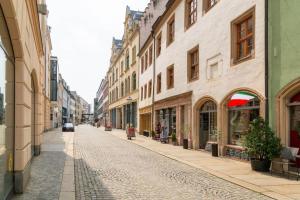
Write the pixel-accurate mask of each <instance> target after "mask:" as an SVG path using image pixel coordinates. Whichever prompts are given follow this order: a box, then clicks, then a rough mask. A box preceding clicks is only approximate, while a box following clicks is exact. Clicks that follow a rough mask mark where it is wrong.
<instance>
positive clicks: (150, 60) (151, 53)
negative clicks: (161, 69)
mask: <svg viewBox="0 0 300 200" xmlns="http://www.w3.org/2000/svg"><path fill="white" fill-rule="evenodd" d="M152 59H153V47H152V45H151V46H150V48H149V66H151V65H152Z"/></svg>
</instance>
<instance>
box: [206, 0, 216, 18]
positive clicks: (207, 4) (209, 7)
mask: <svg viewBox="0 0 300 200" xmlns="http://www.w3.org/2000/svg"><path fill="white" fill-rule="evenodd" d="M211 1H214V2H215V3H214V4H213V5H209V2H211ZM219 1H220V0H203V4H202V8H203V9H202V10H203V15H205V14H206V13H208V12H209V11H210V10H211V9H212V8H213V7H215V6H216V5H217V4H218V3H219Z"/></svg>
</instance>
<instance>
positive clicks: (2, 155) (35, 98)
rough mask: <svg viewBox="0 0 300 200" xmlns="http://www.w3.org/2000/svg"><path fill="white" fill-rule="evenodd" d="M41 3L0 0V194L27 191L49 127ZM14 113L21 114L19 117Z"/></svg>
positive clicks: (3, 195)
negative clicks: (0, 96)
mask: <svg viewBox="0 0 300 200" xmlns="http://www.w3.org/2000/svg"><path fill="white" fill-rule="evenodd" d="M39 3H40V2H39V1H36V0H34V1H12V0H1V1H0V7H1V8H0V26H1V27H0V29H1V32H0V34H1V37H0V38H1V42H0V56H1V60H2V61H3V62H1V65H0V71H1V73H0V76H1V78H0V80H1V83H0V87H1V92H2V94H3V103H2V104H3V106H2V107H3V112H1V114H2V116H1V118H2V120H1V124H0V135H1V136H0V138H1V141H0V149H1V150H0V159H1V162H0V163H1V164H0V165H1V167H0V177H1V179H0V186H1V188H0V198H1V199H5V198H7V197H8V196H9V195H10V194H11V192H12V191H13V190H14V191H15V192H17V193H21V192H23V191H24V188H25V186H26V184H27V182H28V179H29V176H30V165H31V160H32V158H33V157H34V155H39V154H40V145H41V141H42V132H43V129H44V115H43V109H44V108H43V91H42V88H43V87H42V84H43V82H44V76H42V71H43V69H44V68H45V56H46V55H45V52H44V49H43V39H42V37H43V35H42V33H41V30H40V28H41V27H40V19H39V10H38V5H40V4H39ZM14 113H18V114H17V115H14Z"/></svg>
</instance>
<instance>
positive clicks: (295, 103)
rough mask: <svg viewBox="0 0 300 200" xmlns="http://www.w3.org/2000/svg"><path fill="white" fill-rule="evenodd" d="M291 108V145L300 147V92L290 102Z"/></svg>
mask: <svg viewBox="0 0 300 200" xmlns="http://www.w3.org/2000/svg"><path fill="white" fill-rule="evenodd" d="M289 109H290V144H289V145H290V146H291V147H295V148H300V92H299V93H298V94H296V95H294V96H293V97H292V98H291V100H290V103H289Z"/></svg>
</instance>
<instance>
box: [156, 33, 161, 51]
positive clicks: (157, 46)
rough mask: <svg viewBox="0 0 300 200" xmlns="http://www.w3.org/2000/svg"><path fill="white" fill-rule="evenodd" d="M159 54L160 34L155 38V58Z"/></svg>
mask: <svg viewBox="0 0 300 200" xmlns="http://www.w3.org/2000/svg"><path fill="white" fill-rule="evenodd" d="M160 53H161V33H160V34H159V35H158V36H157V41H156V57H158V56H159V55H160Z"/></svg>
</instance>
